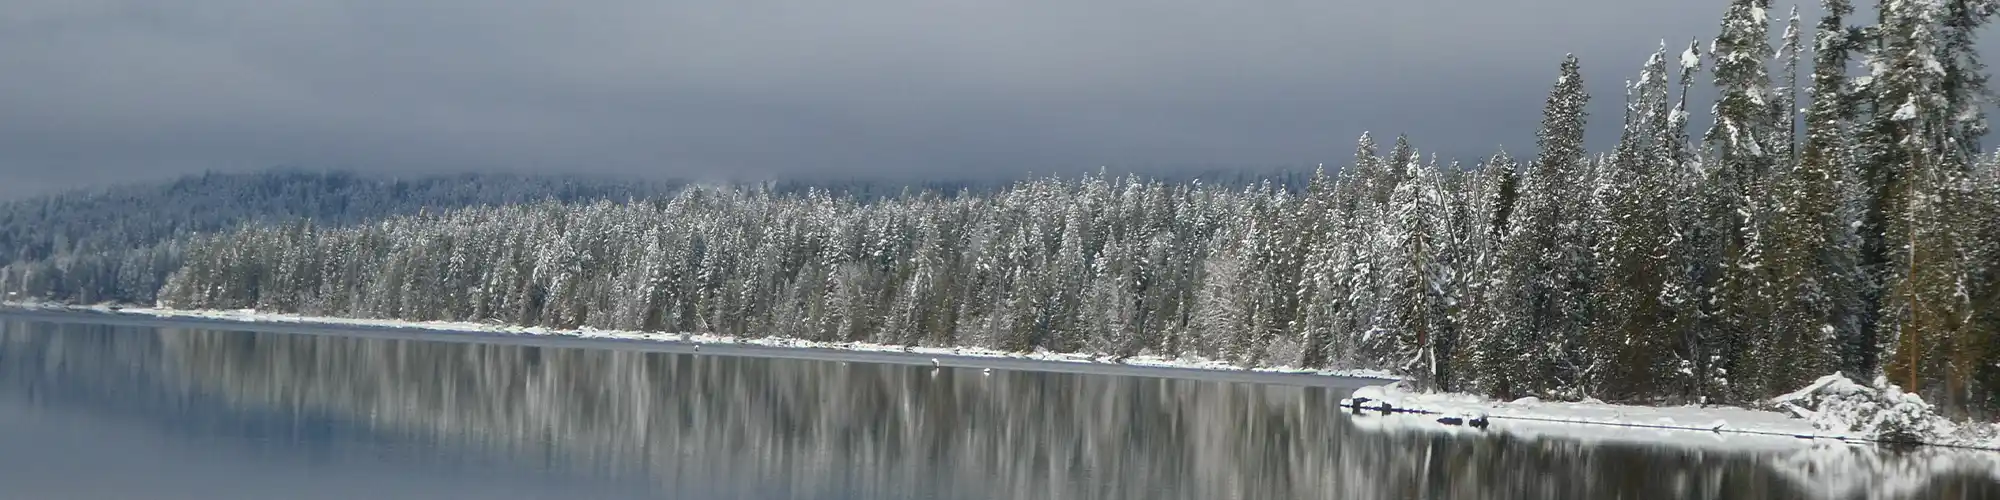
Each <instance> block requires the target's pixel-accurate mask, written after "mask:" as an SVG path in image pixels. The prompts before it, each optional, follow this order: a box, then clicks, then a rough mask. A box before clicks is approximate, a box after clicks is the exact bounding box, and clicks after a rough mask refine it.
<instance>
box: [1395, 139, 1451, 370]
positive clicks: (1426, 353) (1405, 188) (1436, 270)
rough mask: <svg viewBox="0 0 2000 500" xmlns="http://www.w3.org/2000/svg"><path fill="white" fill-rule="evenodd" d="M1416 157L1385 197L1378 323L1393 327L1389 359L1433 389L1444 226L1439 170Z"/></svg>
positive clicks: (1437, 367)
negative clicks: (1384, 311)
mask: <svg viewBox="0 0 2000 500" xmlns="http://www.w3.org/2000/svg"><path fill="white" fill-rule="evenodd" d="M1415 156H1416V155H1414V154H1412V155H1411V158H1410V160H1409V161H1408V163H1407V164H1405V165H1404V167H1403V171H1404V172H1405V173H1404V174H1402V175H1401V176H1400V177H1401V178H1402V179H1403V181H1402V182H1401V183H1400V184H1398V185H1397V186H1396V189H1395V191H1394V193H1392V194H1391V196H1390V197H1389V219H1388V221H1387V222H1388V223H1387V224H1386V225H1385V228H1384V229H1386V233H1385V237H1386V240H1387V241H1388V242H1389V245H1390V248H1391V250H1390V253H1389V255H1388V256H1387V257H1388V258H1387V259H1386V260H1387V262H1388V263H1389V265H1388V266H1387V267H1385V268H1384V269H1383V279H1382V299H1383V300H1385V301H1387V302H1388V304H1389V306H1390V307H1389V308H1388V312H1389V317H1388V318H1384V320H1383V321H1381V323H1382V324H1383V325H1384V326H1386V327H1388V328H1390V329H1391V335H1392V336H1393V337H1394V341H1393V342H1392V343H1391V344H1390V345H1391V346H1392V347H1391V348H1390V350H1389V351H1388V352H1387V353H1386V354H1387V360H1388V361H1390V362H1391V363H1393V365H1392V366H1395V367H1396V368H1397V369H1398V370H1399V371H1401V372H1403V373H1406V374H1408V375H1409V376H1410V377H1411V378H1412V379H1413V380H1415V381H1416V382H1417V383H1418V384H1419V385H1421V386H1425V387H1434V386H1435V385H1436V382H1437V380H1438V374H1439V372H1440V369H1441V366H1440V364H1439V359H1438V352H1437V350H1436V346H1435V344H1434V341H1435V338H1436V336H1437V334H1438V331H1439V330H1440V329H1441V327H1442V326H1443V324H1444V322H1445V320H1444V317H1443V316H1444V315H1443V313H1444V311H1445V308H1444V304H1443V303H1442V302H1441V301H1440V296H1441V295H1443V294H1442V291H1443V285H1444V284H1443V283H1440V282H1439V280H1440V279H1441V278H1443V277H1444V276H1443V275H1442V274H1443V272H1444V270H1445V269H1444V267H1443V265H1442V263H1441V262H1440V261H1439V258H1440V253H1441V252H1440V247H1442V246H1443V245H1441V243H1440V242H1441V240H1442V239H1443V237H1444V234H1443V230H1444V229H1445V228H1444V227H1443V222H1442V217H1441V216H1442V215H1443V206H1442V201H1443V200H1442V199H1441V197H1442V193H1440V186H1439V185H1438V181H1439V179H1438V176H1437V172H1435V171H1434V169H1431V168H1426V167H1423V166H1421V165H1420V164H1419V163H1418V159H1417V158H1416V157H1415Z"/></svg>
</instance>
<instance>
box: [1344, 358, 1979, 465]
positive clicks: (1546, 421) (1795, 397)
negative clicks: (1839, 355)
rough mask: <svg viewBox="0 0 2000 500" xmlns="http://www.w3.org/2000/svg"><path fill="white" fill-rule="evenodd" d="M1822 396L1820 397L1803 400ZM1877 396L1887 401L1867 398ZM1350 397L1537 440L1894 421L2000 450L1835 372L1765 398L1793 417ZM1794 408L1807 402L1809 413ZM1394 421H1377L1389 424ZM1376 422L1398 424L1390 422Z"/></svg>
mask: <svg viewBox="0 0 2000 500" xmlns="http://www.w3.org/2000/svg"><path fill="white" fill-rule="evenodd" d="M1822 394H1824V395H1825V396H1820V397H1817V398H1815V397H1809V396H1814V395H1822ZM1835 396H1838V397H1835ZM1877 396H1881V397H1884V398H1887V401H1893V402H1894V403H1881V402H1879V401H1877V400H1875V399H1873V398H1875V397H1877ZM1353 398H1355V399H1356V400H1359V399H1361V398H1366V399H1367V400H1368V402H1367V403H1365V404H1364V405H1363V406H1364V407H1371V408H1379V407H1380V404H1381V403H1383V402H1387V403H1388V404H1389V405H1391V406H1393V407H1394V408H1398V409H1406V410H1419V411H1426V412H1433V413H1437V414H1440V415H1408V416H1405V417H1404V418H1402V420H1407V421H1413V422H1418V423H1419V425H1424V426H1439V425H1440V424H1437V423H1435V422H1434V421H1435V420H1436V419H1437V418H1438V417H1439V416H1486V417H1488V421H1489V422H1490V427H1489V430H1490V431H1495V432H1507V433H1513V434H1524V435H1539V434H1544V433H1549V432H1551V429H1552V428H1561V430H1560V432H1558V433H1559V434H1562V435H1566V436H1575V437H1584V438H1592V437H1595V438H1603V439H1610V440H1620V441H1646V442H1667V443H1701V442H1718V443H1719V442H1722V441H1724V440H1725V439H1724V438H1725V437H1726V438H1727V441H1730V442H1731V444H1732V445H1748V446H1752V447H1763V446H1764V445H1788V446H1790V447H1800V446H1810V445H1814V444H1836V445H1838V444H1858V445H1866V444H1873V443H1875V442H1876V440H1877V438H1878V436H1879V435H1880V434H1879V433H1880V432H1882V430H1883V429H1886V428H1888V427H1889V426H1890V425H1892V424H1893V425H1902V426H1911V427H1920V428H1922V429H1924V431H1923V432H1920V433H1918V434H1917V435H1916V436H1917V437H1916V440H1918V441H1921V442H1923V443H1924V444H1932V445H1943V446H1952V447H1962V448H1978V449H1984V450H2000V439H1996V438H1995V434H1996V433H1995V432H1994V427H1995V426H1994V425H1992V424H1953V423H1951V422H1949V421H1946V420H1945V419H1943V418H1941V417H1936V416H1935V415H1932V414H1929V413H1927V412H1928V411H1929V410H1928V407H1926V406H1923V405H1922V400H1920V399H1915V398H1916V396H1914V395H1909V394H1903V393H1901V392H1900V391H1898V390H1895V389H1893V388H1889V389H1886V390H1881V391H1880V392H1879V393H1878V392H1876V390H1874V389H1869V388H1867V387H1866V386H1861V385H1859V384H1854V383H1852V382H1851V381H1848V380H1847V379H1846V378H1844V377H1840V376H1839V375H1832V376H1829V377H1826V378H1822V379H1821V380H1820V381H1819V382H1816V383H1815V384H1814V385H1812V386H1809V387H1807V388H1805V389H1802V390H1800V391H1799V392H1797V393H1793V394H1788V395H1785V396H1780V397H1778V398H1773V399H1772V402H1773V403H1774V404H1780V405H1786V406H1788V407H1789V408H1790V409H1791V410H1792V411H1793V414H1786V413H1780V412H1774V411H1763V410H1754V409H1748V408H1738V407H1731V406H1706V407H1703V406H1695V405H1683V406H1637V405H1620V404H1609V403H1604V402H1601V401H1595V400H1587V401H1582V402H1561V401H1541V400H1538V399H1535V398H1522V399H1518V400H1514V401H1507V402H1501V401H1493V400H1489V399H1486V398H1481V397H1478V396H1473V395H1467V394H1453V393H1419V392H1411V391H1408V390H1405V389H1404V388H1403V386H1402V385H1401V384H1390V385H1384V386H1370V387H1363V388H1361V389H1358V390H1356V391H1354V395H1353ZM1342 404H1343V405H1346V404H1347V402H1343V403H1342ZM1800 405H1809V406H1810V407H1811V408H1812V409H1808V408H1806V407H1803V406H1800ZM1795 415H1796V416H1795ZM1801 416H1803V417H1806V418H1800V417H1801ZM1395 417H1397V416H1396V415H1388V416H1382V417H1379V418H1380V419H1381V420H1393V419H1395ZM1910 422H1916V423H1910ZM1574 424H1590V425H1587V426H1579V425H1574ZM1371 425H1374V424H1371ZM1381 425H1384V426H1395V425H1400V424H1398V423H1393V422H1390V423H1383V424H1381ZM1552 426H1554V427H1552ZM1581 427H1594V428H1596V429H1581ZM1599 431H1601V432H1599Z"/></svg>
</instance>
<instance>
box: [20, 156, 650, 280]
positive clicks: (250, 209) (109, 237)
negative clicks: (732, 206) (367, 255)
mask: <svg viewBox="0 0 2000 500" xmlns="http://www.w3.org/2000/svg"><path fill="white" fill-rule="evenodd" d="M680 185H681V183H680V182H678V181H635V180H631V179H618V178H600V177H587V176H574V175H517V174H449V175H428V176H420V177H414V178H397V177H389V176H371V175H363V174H357V173H354V172H345V171H311V170H300V169H275V170H268V171H262V172H255V173H213V172H211V173H204V174H198V175H192V176H187V177H183V178H180V179H177V180H174V181H171V182H167V183H161V184H142V185H130V186H117V187H109V188H99V189H90V190H79V191H74V192H67V193H59V194H51V195H44V196H38V197H33V198H27V199H21V200H14V201H8V202H4V203H0V275H4V276H6V277H7V278H6V279H0V282H6V283H12V284H13V285H14V286H11V287H0V292H12V293H15V294H17V295H27V296H33V297H43V298H51V299H65V300H72V301H78V302H99V301H106V300H116V301H128V302H130V301H139V302H151V301H152V299H153V293H154V292H155V291H157V290H159V287H160V282H161V280H162V279H164V278H165V276H166V274H167V273H168V272H171V271H172V270H174V269H177V268H179V267H180V261H179V258H180V251H181V245H178V244H176V243H174V242H172V241H171V240H173V239H174V238H176V237H181V236H185V235H188V234H193V233H212V232H218V231H224V230H230V229H235V228H236V227H238V226H240V225H243V224H247V223H282V222H285V221H293V220H311V221H313V222H314V223H316V224H323V225H330V226H340V225H348V224H355V223H360V222H364V221H374V220H379V219H381V218H382V217H386V216H390V215H397V214H412V213H417V212H418V211H421V210H424V209H432V210H438V209H454V208H460V207H468V206H480V205H507V204H522V203H531V202H537V201H543V200H556V201H561V202H570V203H576V202H589V201H596V200H619V201H624V200H632V199H650V198H657V197H660V196H665V195H668V194H671V193H672V192H673V191H674V190H676V189H678V188H679V186H680ZM0 295H4V293H0Z"/></svg>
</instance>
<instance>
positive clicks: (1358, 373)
mask: <svg viewBox="0 0 2000 500" xmlns="http://www.w3.org/2000/svg"><path fill="white" fill-rule="evenodd" d="M0 307H13V308H19V309H38V310H85V311H96V312H109V313H119V314H134V315H143V316H152V317H157V318H195V319H208V320H221V321H239V322H243V323H292V324H310V325H332V326H342V325H346V326H366V327H376V328H398V329H415V330H429V331H436V332H460V333H489V334H514V335H558V336H568V337H577V338H586V339H616V340H650V341H659V342H681V343H691V344H696V345H700V344H738V345H755V346H766V347H791V348H801V349H839V350H849V351H868V352H906V353H915V354H923V355H954V356H972V357H984V358H1013V359H1032V360H1037V361H1055V362H1068V363H1109V362H1111V361H1110V360H1108V359H1106V358H1105V357H1104V356H1102V355H1098V354H1091V353H1061V352H1052V351H1048V350H1038V351H1036V352H1029V353H1022V352H1010V351H1001V350H996V349H986V348H981V347H914V346H909V347H906V346H903V345H890V344H875V343H868V342H819V341H811V340H802V339H795V338H786V337H757V338H751V337H730V336H723V335H712V334H703V333H687V332H678V333H664V332H636V331H622V330H600V329H595V328H588V327H586V328H580V329H575V330H564V329H555V328H546V327H539V326H529V327H524V326H515V325H508V324H502V323H495V322H477V321H408V320H393V319H361V318H341V317H331V316H305V315H298V314H284V313H271V312H262V311H257V310H255V309H238V310H227V311H224V310H189V309H171V308H162V307H118V306H111V305H108V304H100V305H91V306H71V305H65V304H59V303H53V302H0ZM914 359H922V358H914ZM1119 364H1124V365H1130V366H1150V367H1161V368H1195V369H1204V370H1223V371H1251V372H1261V373H1299V374H1314V375H1326V376H1336V377H1362V378H1376V379H1384V380H1394V379H1396V378H1397V377H1396V376H1394V375H1393V374H1390V373H1388V372H1385V371H1381V370H1323V369H1311V368H1300V367H1293V366H1272V367H1246V366H1242V365H1237V364H1234V363H1230V362H1227V361H1220V360H1213V359H1206V358H1199V357H1186V356H1182V357H1168V356H1159V355H1138V356H1132V357H1129V358H1126V359H1124V360H1123V361H1120V362H1119Z"/></svg>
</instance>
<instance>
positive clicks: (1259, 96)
mask: <svg viewBox="0 0 2000 500" xmlns="http://www.w3.org/2000/svg"><path fill="white" fill-rule="evenodd" d="M1725 4H1726V2H1725V1H1724V0H1395V1H1367V2H1363V1H1356V0H1310V1H1306V0H1263V1H1253V2H1216V1H1212V0H1201V1H1196V0H1094V1H1082V2H1079V1H1074V0H844V1H838V2H833V1H825V0H726V1H716V0H706V1H682V0H572V1H565V2H528V1H517V0H497V1H496V0H430V1H422V0H180V1H175V2H159V1H155V0H11V1H9V2H7V7H5V8H0V195H17V194H20V193H26V192H33V191H38V190H46V189H51V188H55V187H69V186H78V185H89V184H99V183H107V182H123V181H130V180H134V179H152V178H161V177H167V176H173V175H179V174H183V173H190V172H199V171H202V170H210V169H213V170H232V171H238V170H251V169H259V168H265V167H270V166H275V165H292V166H301V167H308V168H348V169H355V170H363V171H376V172H440V171H462V170H489V169H490V170H513V171H571V172H590V173H637V174H647V175H680V176H694V177H697V178H721V177H744V176H779V177H782V176H784V175H787V174H798V173H813V174H834V175H846V174H850V173H852V174H880V175H914V176H923V177H961V176H966V175H978V174H982V173H989V172H996V171H997V172H1021V171H1028V170H1036V171H1049V170H1051V169H1058V168H1079V167H1090V166H1095V165H1113V166H1134V165H1187V164H1228V165H1258V166H1262V165H1276V164H1311V163H1316V162H1329V163H1336V162H1344V161H1346V159H1347V158H1349V157H1350V155H1351V152H1352V150H1353V140H1354V138H1355V137H1356V136H1358V135H1359V134H1360V133H1361V132H1363V131H1374V132H1375V133H1377V134H1378V135H1381V136H1383V141H1384V142H1385V143H1386V142H1387V141H1389V140H1392V139H1393V136H1394V135H1395V134H1396V133H1399V132H1403V133H1408V134H1410V135H1411V136H1412V137H1413V138H1414V139H1415V142H1416V143H1417V144H1418V146H1420V147H1424V148H1426V149H1428V150H1432V151H1437V152H1441V153H1444V154H1447V155H1453V156H1460V157H1466V158H1468V159H1470V158H1471V157H1476V156H1481V155H1484V154H1487V153H1489V152H1491V151H1493V150H1494V149H1495V148H1496V147H1498V146H1501V145H1505V146H1508V147H1509V149H1510V150H1513V151H1515V152H1517V153H1523V154H1526V153H1532V150H1533V135H1534V128H1535V125H1536V122H1537V121H1538V120H1539V112H1540V111H1539V110H1540V107H1541V104H1542V99H1543V97H1544V95H1545V93H1546V92H1547V90H1548V87H1549V85H1550V84H1551V83H1553V82H1554V79H1555V72H1556V67H1557V64H1558V63H1559V62H1560V60H1561V58H1562V56H1563V54H1564V53H1566V52H1575V53H1577V54H1578V55H1579V56H1580V57H1581V58H1582V59H1583V66H1584V74H1585V79H1586V82H1588V84H1589V86H1590V89H1591V91H1592V93H1593V94H1595V95H1596V101H1595V102H1594V105H1593V108H1592V111H1593V114H1594V117H1595V124H1594V126H1593V133H1594V134H1595V137H1593V143H1595V144H1598V145H1602V144H1604V142H1605V141H1607V140H1609V138H1610V137H1609V135H1610V133H1611V132H1613V131H1614V130H1615V122H1616V121H1617V118H1616V113H1617V112H1618V109H1619V106H1620V103H1619V101H1620V100H1621V99H1622V94H1621V91H1620V88H1619V84H1620V83H1621V82H1622V81H1623V80H1625V79H1627V78H1631V75H1633V74H1636V72H1637V69H1638V67H1639V65H1640V63H1642V62H1643V59H1644V57H1645V55H1646V54H1648V53H1650V52H1651V51H1652V50H1653V49H1654V48H1655V47H1656V46H1657V45H1658V43H1659V42H1660V40H1661V39H1663V38H1664V39H1668V40H1670V41H1671V43H1673V44H1674V45H1676V46H1679V45H1681V44H1684V43H1685V41H1686V40H1687V39H1689V37H1692V36H1703V37H1707V36H1711V35H1712V34H1713V33H1714V32H1715V25H1716V23H1717V19H1718V17H1719V15H1720V14H1721V12H1722V11H1723V8H1724V7H1725ZM1787 7H1789V5H1788V4H1785V5H1780V6H1778V9H1777V10H1778V11H1780V12H1779V13H1776V14H1774V16H1773V17H1774V18H1780V17H1782V10H1784V9H1785V8H1787ZM1864 11H1865V10H1864ZM1811 23H1812V20H1811V19H1808V20H1807V24H1808V25H1810V24H1811ZM1988 53H1992V50H1991V49H1989V50H1988ZM1702 107H1706V105H1705V104H1704V105H1703V106H1702ZM1697 125H1700V124H1699V123H1697Z"/></svg>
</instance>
